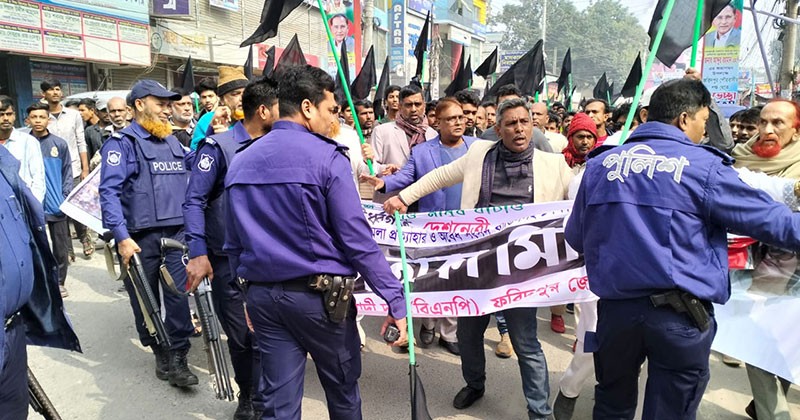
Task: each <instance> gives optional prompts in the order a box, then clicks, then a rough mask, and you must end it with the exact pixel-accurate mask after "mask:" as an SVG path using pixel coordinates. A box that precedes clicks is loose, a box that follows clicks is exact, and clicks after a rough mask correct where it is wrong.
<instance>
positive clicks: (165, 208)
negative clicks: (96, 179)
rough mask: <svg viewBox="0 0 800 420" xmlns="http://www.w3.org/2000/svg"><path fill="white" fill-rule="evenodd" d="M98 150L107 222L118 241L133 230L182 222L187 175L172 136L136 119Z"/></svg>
mask: <svg viewBox="0 0 800 420" xmlns="http://www.w3.org/2000/svg"><path fill="white" fill-rule="evenodd" d="M100 154H101V157H102V167H101V169H100V187H99V192H100V206H101V210H102V214H103V226H104V227H105V228H106V229H109V230H111V231H112V232H113V234H114V238H115V239H116V240H117V242H120V241H122V240H125V239H127V238H130V233H129V230H142V229H147V228H152V227H160V226H180V225H183V213H182V212H181V205H182V204H183V200H184V198H185V195H186V182H187V177H188V174H187V172H186V169H185V165H184V161H183V159H184V157H185V152H184V149H183V147H182V146H181V145H180V142H178V140H177V139H176V138H175V137H174V136H171V135H170V136H167V137H166V138H165V139H159V138H157V137H155V136H153V135H152V134H150V133H149V132H147V131H146V130H145V129H144V128H143V127H142V126H141V125H139V123H138V122H136V121H135V120H134V121H132V122H131V125H129V126H128V127H125V128H124V129H122V130H120V131H118V132H116V133H114V134H113V135H112V136H111V137H110V138H109V139H108V140H107V141H106V142H105V143H103V147H102V148H101V149H100Z"/></svg>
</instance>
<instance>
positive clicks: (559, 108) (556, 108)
mask: <svg viewBox="0 0 800 420" xmlns="http://www.w3.org/2000/svg"><path fill="white" fill-rule="evenodd" d="M550 111H552V112H554V113H556V114H557V115H558V116H559V117H561V118H562V119H563V118H564V115H566V114H567V108H564V104H562V103H561V102H553V105H551V106H550Z"/></svg>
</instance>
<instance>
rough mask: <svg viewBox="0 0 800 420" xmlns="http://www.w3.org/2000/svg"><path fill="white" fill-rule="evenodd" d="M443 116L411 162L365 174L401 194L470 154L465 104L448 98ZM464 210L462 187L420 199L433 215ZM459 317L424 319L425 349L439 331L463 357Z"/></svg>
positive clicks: (439, 111)
mask: <svg viewBox="0 0 800 420" xmlns="http://www.w3.org/2000/svg"><path fill="white" fill-rule="evenodd" d="M436 115H438V116H439V121H440V126H439V135H438V136H436V137H434V138H433V139H432V140H430V141H426V142H424V143H422V144H420V145H419V146H417V147H414V148H413V149H411V156H410V157H409V158H408V162H407V163H406V164H405V165H404V166H403V167H402V168H401V169H400V170H399V171H397V172H396V173H395V174H393V175H389V176H386V177H384V178H378V177H372V176H366V175H362V176H361V179H362V180H365V181H369V182H371V183H372V185H373V186H374V187H375V189H376V190H377V191H379V192H381V193H387V192H393V191H399V190H401V189H403V188H405V187H408V186H409V185H411V184H412V183H414V182H415V181H418V180H419V179H420V178H422V177H423V176H424V175H425V174H427V173H429V172H431V171H432V170H434V169H436V168H438V167H440V166H443V165H447V164H448V163H450V162H453V161H455V160H457V159H459V158H460V157H462V156H464V155H466V154H467V150H468V149H469V147H470V146H471V145H472V144H473V143H474V142H475V141H476V140H477V139H476V138H474V137H469V136H465V135H464V130H465V128H466V124H465V121H466V117H465V116H464V112H463V109H462V106H461V104H460V103H459V102H458V101H456V100H455V99H454V98H444V99H441V100H439V102H438V104H437V105H436ZM460 208H461V184H457V185H454V186H452V187H449V188H444V189H442V190H440V191H436V192H434V193H433V194H430V195H428V196H426V197H423V198H422V199H420V202H419V211H420V212H432V211H443V210H458V209H460ZM456 325H457V324H456V318H455V317H446V318H439V319H435V318H423V321H422V325H420V331H419V337H420V342H421V344H422V345H423V346H429V345H431V344H433V341H434V339H435V338H436V331H437V330H438V332H439V345H440V346H442V347H444V348H445V349H446V350H447V351H449V352H450V353H453V354H456V355H458V354H459V349H458V338H457V337H456Z"/></svg>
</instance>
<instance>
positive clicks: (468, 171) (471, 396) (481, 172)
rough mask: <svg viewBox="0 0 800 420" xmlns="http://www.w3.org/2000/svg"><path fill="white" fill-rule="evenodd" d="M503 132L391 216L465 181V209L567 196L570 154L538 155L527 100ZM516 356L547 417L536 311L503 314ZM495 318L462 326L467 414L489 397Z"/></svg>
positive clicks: (507, 111)
mask: <svg viewBox="0 0 800 420" xmlns="http://www.w3.org/2000/svg"><path fill="white" fill-rule="evenodd" d="M497 116H498V117H497V124H496V125H495V131H497V134H498V136H500V138H501V140H500V141H497V142H475V143H474V144H473V145H472V147H471V148H470V149H469V150H468V152H467V154H466V155H465V156H463V157H461V158H460V159H458V160H456V161H454V162H452V163H450V164H448V165H445V166H442V167H440V168H438V169H435V170H434V171H432V172H430V173H428V174H427V175H425V176H424V177H422V178H421V179H420V180H419V181H417V182H415V183H414V184H412V185H411V186H409V187H408V188H406V189H404V190H403V191H401V192H400V193H399V194H398V195H397V196H395V197H392V198H390V199H389V200H387V202H386V203H385V204H384V210H385V211H386V212H388V213H391V212H393V211H395V210H400V211H406V210H407V208H408V205H410V204H412V203H414V202H416V201H417V200H419V199H421V198H422V197H424V196H426V195H428V194H430V193H433V192H434V191H436V190H439V189H442V188H446V187H449V186H452V185H455V184H458V183H463V185H462V191H461V208H462V209H471V208H478V207H490V206H501V205H508V204H524V203H531V202H534V203H541V202H547V201H558V200H563V199H564V198H566V194H567V187H568V185H569V183H570V180H571V179H572V171H571V170H570V168H569V167H568V166H567V164H566V163H565V162H564V159H563V156H560V155H557V154H553V153H539V152H535V151H534V150H535V149H534V147H533V145H532V144H531V132H532V130H533V122H532V117H531V112H530V108H529V106H528V105H527V103H526V102H525V101H524V100H522V99H509V100H506V101H503V102H502V103H501V104H500V107H499V108H498V110H497ZM503 313H504V315H505V317H506V321H507V323H508V332H509V335H510V336H511V343H512V345H513V347H514V351H515V352H516V353H517V355H518V357H519V367H520V375H521V377H522V383H523V392H524V394H525V399H526V402H527V406H528V416H529V417H530V418H537V419H538V418H546V417H547V416H549V415H550V414H551V409H550V406H549V405H548V399H549V393H550V388H549V384H548V372H547V362H546V360H545V357H544V352H542V348H541V345H540V343H539V340H538V338H537V337H536V331H537V320H536V308H513V309H507V310H504V311H503ZM489 319H490V316H489V315H482V316H476V317H464V318H461V319H459V320H458V333H457V336H458V343H459V349H460V351H461V371H462V375H463V376H464V380H465V381H466V383H467V386H466V387H464V388H463V389H462V390H461V391H459V393H458V394H457V395H456V397H455V399H454V400H453V406H454V407H455V408H458V409H464V408H467V407H469V406H471V405H472V404H474V403H475V401H477V400H478V399H480V398H481V397H483V394H484V392H485V389H484V385H485V382H486V359H485V353H484V351H483V336H484V333H485V331H486V327H487V325H488V324H489Z"/></svg>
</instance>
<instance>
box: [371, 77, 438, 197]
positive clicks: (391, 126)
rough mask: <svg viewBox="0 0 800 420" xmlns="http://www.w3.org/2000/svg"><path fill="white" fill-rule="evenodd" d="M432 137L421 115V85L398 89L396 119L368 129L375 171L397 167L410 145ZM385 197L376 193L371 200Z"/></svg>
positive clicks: (387, 171) (407, 153)
mask: <svg viewBox="0 0 800 420" xmlns="http://www.w3.org/2000/svg"><path fill="white" fill-rule="evenodd" d="M434 137H436V131H434V130H433V129H432V128H430V127H429V126H428V119H427V117H426V116H425V98H424V97H423V96H422V89H420V87H419V86H416V85H408V86H406V87H404V88H402V89H400V112H398V113H397V116H396V119H395V120H394V121H392V122H390V123H386V124H381V125H379V126H377V127H375V129H374V130H373V131H372V147H373V149H374V152H375V172H376V173H379V174H380V173H385V174H390V173H393V172H395V171H397V170H398V169H399V168H402V167H403V165H405V164H406V161H408V157H409V155H410V154H411V148H413V147H414V146H416V145H418V144H420V143H423V142H425V141H427V140H430V139H432V138H434ZM388 197H389V196H387V195H385V194H378V193H376V194H375V198H374V200H375V202H377V203H381V202H383V201H385V200H386V198H388Z"/></svg>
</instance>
